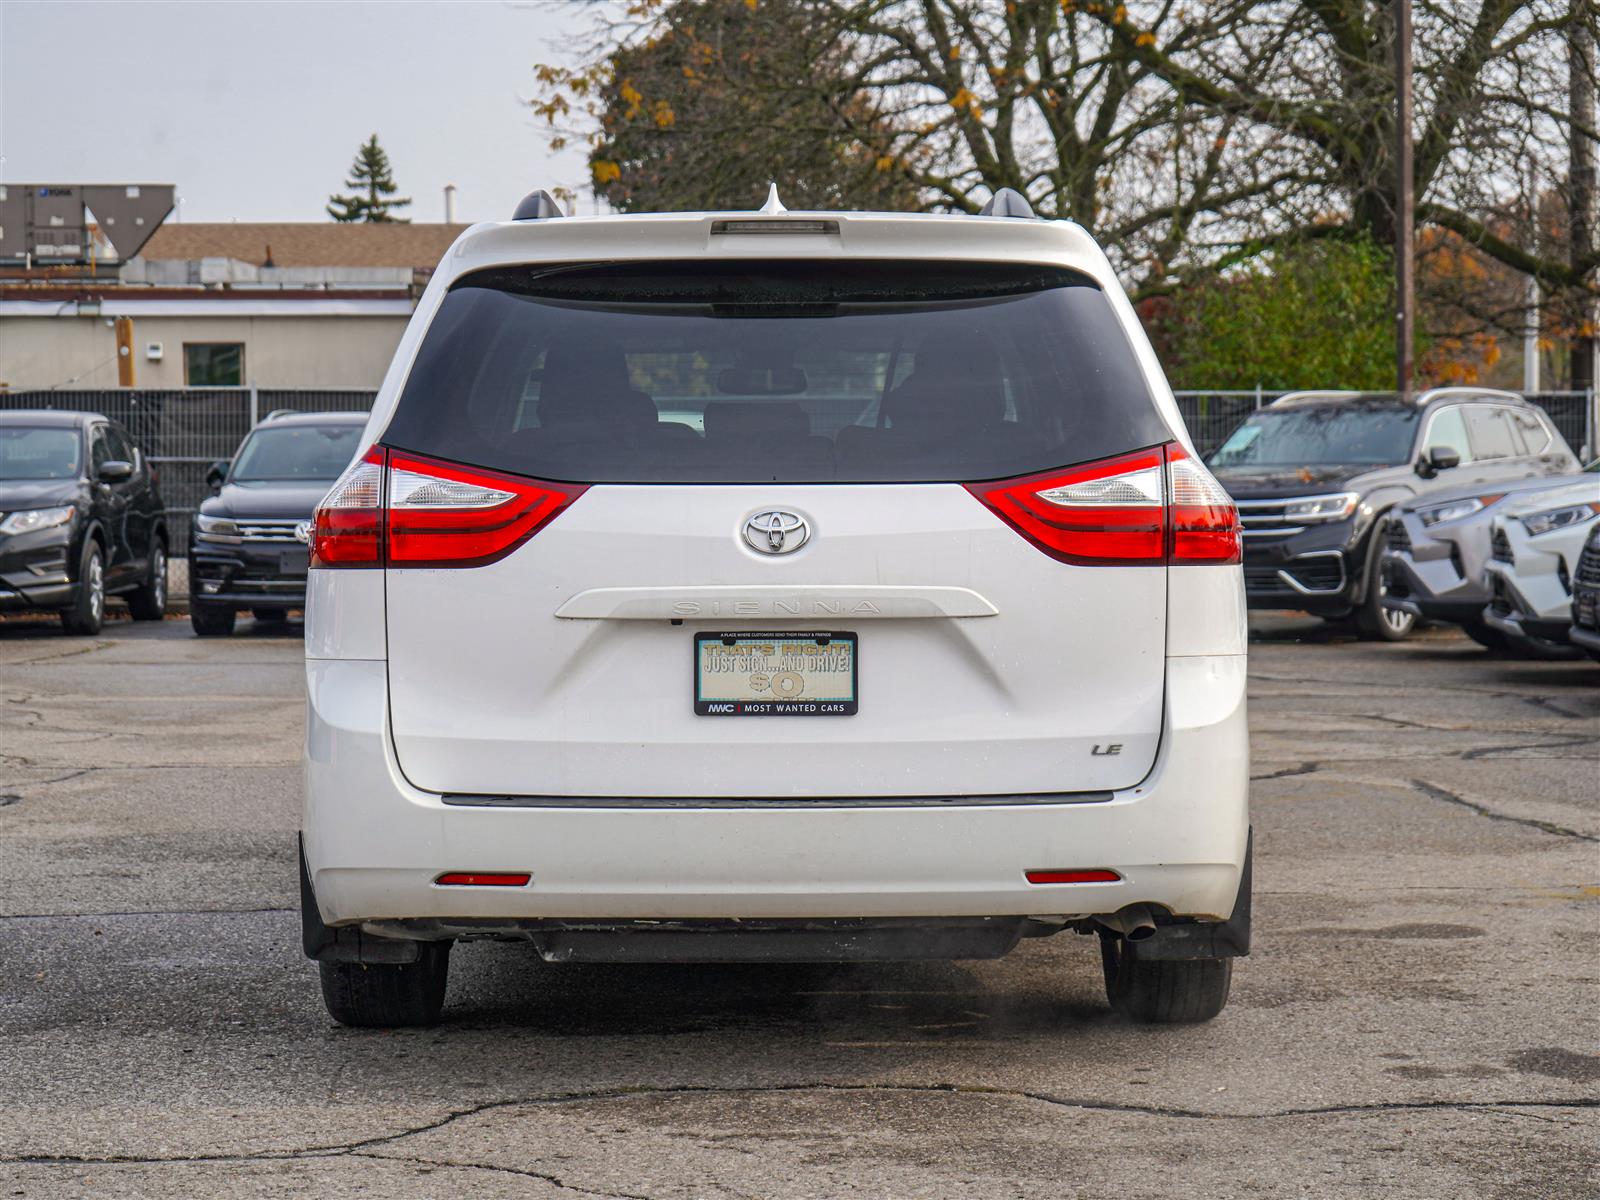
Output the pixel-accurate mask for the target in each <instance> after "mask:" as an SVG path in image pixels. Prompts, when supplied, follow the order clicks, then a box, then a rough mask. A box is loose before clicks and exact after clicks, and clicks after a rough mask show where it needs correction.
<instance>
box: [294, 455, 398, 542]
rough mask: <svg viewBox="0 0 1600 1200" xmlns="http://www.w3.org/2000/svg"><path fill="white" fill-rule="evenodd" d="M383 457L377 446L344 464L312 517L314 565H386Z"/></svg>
mask: <svg viewBox="0 0 1600 1200" xmlns="http://www.w3.org/2000/svg"><path fill="white" fill-rule="evenodd" d="M383 459H384V454H383V451H382V450H381V449H379V448H378V447H377V446H374V447H373V448H372V449H371V450H369V451H367V454H366V457H364V458H362V459H361V460H360V461H359V462H353V463H351V464H350V465H349V466H348V467H346V468H345V472H344V474H343V475H341V476H339V478H338V480H337V481H336V482H335V483H334V485H333V487H331V488H330V489H328V494H327V495H326V496H324V497H323V498H322V503H321V504H319V505H317V512H316V516H315V517H314V518H313V519H312V530H311V565H312V566H313V567H378V566H382V565H383V553H382V552H383Z"/></svg>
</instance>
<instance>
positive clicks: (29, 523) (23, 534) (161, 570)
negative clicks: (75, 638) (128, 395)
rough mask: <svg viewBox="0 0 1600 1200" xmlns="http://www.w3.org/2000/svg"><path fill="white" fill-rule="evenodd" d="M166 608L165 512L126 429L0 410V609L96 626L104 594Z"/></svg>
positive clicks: (64, 415) (145, 608)
mask: <svg viewBox="0 0 1600 1200" xmlns="http://www.w3.org/2000/svg"><path fill="white" fill-rule="evenodd" d="M107 596H121V597H123V598H124V599H125V600H126V601H127V603H128V611H129V612H131V613H132V614H133V617H134V620H136V621H159V620H160V619H161V618H162V615H163V614H164V613H165V611H166V606H167V510H166V506H165V505H164V504H162V502H161V493H160V490H159V489H158V488H157V486H156V476H155V471H154V470H153V469H152V468H151V466H150V463H149V461H148V460H147V459H146V458H145V456H144V454H143V453H142V452H141V451H140V449H139V448H138V446H136V445H135V444H134V441H133V438H132V437H130V436H129V434H128V431H127V430H126V429H124V428H123V427H122V426H121V425H119V424H117V423H116V422H115V421H110V420H107V419H106V418H105V417H102V416H100V415H99V414H97V413H77V412H42V411H32V410H26V409H22V410H16V411H12V412H4V413H0V611H13V612H14V611H18V610H22V611H45V612H58V613H60V614H61V624H62V625H63V627H65V628H66V630H67V631H68V632H69V633H79V634H94V633H99V632H100V627H101V625H102V624H103V623H104V621H105V612H106V597H107Z"/></svg>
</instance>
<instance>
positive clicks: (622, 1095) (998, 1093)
mask: <svg viewBox="0 0 1600 1200" xmlns="http://www.w3.org/2000/svg"><path fill="white" fill-rule="evenodd" d="M802 1092H832V1093H842V1094H852V1095H870V1094H874V1093H881V1094H897V1095H923V1096H981V1097H995V1098H999V1099H1003V1100H1027V1101H1031V1102H1033V1103H1038V1104H1044V1105H1047V1106H1049V1107H1051V1108H1060V1109H1069V1110H1072V1111H1075V1112H1095V1113H1110V1114H1115V1115H1125V1116H1145V1117H1161V1118H1166V1119H1173V1120H1185V1121H1271V1120H1283V1119H1293V1118H1301V1117H1325V1116H1348V1115H1356V1114H1362V1113H1381V1112H1429V1111H1440V1112H1468V1113H1472V1112H1488V1113H1496V1114H1503V1113H1505V1112H1508V1111H1509V1112H1517V1111H1526V1110H1532V1111H1537V1110H1540V1109H1565V1108H1581V1109H1600V1097H1595V1096H1581V1097H1573V1098H1565V1099H1549V1100H1398V1101H1379V1102H1374V1103H1369V1104H1328V1105H1319V1106H1316V1107H1310V1108H1284V1109H1275V1110H1272V1111H1268V1112H1254V1113H1248V1112H1247V1113H1229V1112H1206V1111H1203V1110H1201V1109H1192V1108H1174V1107H1170V1106H1166V1105H1156V1104H1118V1103H1114V1102H1111V1101H1100V1100H1082V1099H1071V1098H1068V1097H1063V1096H1054V1095H1051V1094H1050V1093H1048V1092H1034V1091H1027V1090H1023V1089H1013V1088H999V1087H985V1086H980V1085H974V1084H956V1083H926V1084H917V1083H828V1082H815V1081H814V1082H806V1083H779V1084H767V1085H762V1086H748V1085H747V1086H734V1087H720V1086H715V1085H710V1084H678V1085H674V1086H668V1087H644V1086H641V1087H623V1088H610V1089H603V1090H599V1091H592V1092H558V1093H554V1094H552V1095H547V1096H523V1097H515V1098H509V1099H503V1100H486V1101H484V1102H482V1103H481V1104H474V1105H471V1106H469V1107H467V1108H462V1109H455V1110H452V1111H450V1112H448V1113H446V1114H445V1115H444V1116H442V1117H439V1118H438V1119H437V1120H433V1121H426V1122H423V1123H421V1124H419V1125H412V1126H407V1127H406V1128H403V1129H400V1130H397V1131H395V1132H394V1133H385V1134H378V1135H375V1136H373V1137H369V1138H358V1139H355V1140H353V1141H348V1142H331V1143H328V1144H326V1145H315V1146H304V1147H301V1148H299V1149H292V1150H260V1151H252V1152H249V1153H244V1154H174V1155H134V1154H127V1155H122V1154H109V1155H75V1154H74V1155H52V1154H18V1155H0V1163H11V1164H16V1165H29V1166H114V1165H120V1164H142V1165H152V1164H162V1163H211V1162H257V1161H276V1160H289V1159H299V1158H334V1157H341V1156H350V1157H363V1158H384V1157H392V1158H397V1159H398V1158H403V1156H400V1155H394V1156H385V1155H379V1154H371V1153H363V1152H366V1151H371V1150H373V1149H374V1148H376V1147H382V1146H391V1145H394V1144H396V1143H398V1142H402V1141H404V1140H405V1139H407V1138H412V1137H417V1136H420V1135H421V1134H425V1133H434V1132H437V1131H438V1130H441V1129H444V1128H446V1127H447V1126H450V1125H454V1124H455V1123H457V1122H459V1121H463V1120H466V1119H468V1118H470V1117H476V1116H481V1115H483V1114H484V1113H489V1112H496V1111H499V1110H502V1109H510V1108H556V1107H562V1106H566V1105H577V1104H588V1103H594V1102H600V1101H612V1100H638V1099H656V1098H663V1097H675V1096H761V1095H769V1096H772V1095H792V1094H798V1093H802ZM441 1165H460V1166H478V1165H480V1164H441ZM489 1169H495V1168H489ZM539 1177H540V1178H543V1176H539ZM551 1182H554V1181H551ZM558 1186H565V1187H571V1185H566V1184H558ZM573 1190H583V1189H573ZM590 1194H592V1195H601V1196H617V1195H622V1196H626V1193H613V1192H593V1193H590ZM629 1200H648V1198H644V1197H630V1198H629Z"/></svg>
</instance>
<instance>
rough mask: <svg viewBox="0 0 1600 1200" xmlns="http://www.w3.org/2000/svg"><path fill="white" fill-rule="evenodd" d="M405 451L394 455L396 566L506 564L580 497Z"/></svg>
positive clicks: (567, 489)
mask: <svg viewBox="0 0 1600 1200" xmlns="http://www.w3.org/2000/svg"><path fill="white" fill-rule="evenodd" d="M583 492H584V488H583V486H582V485H581V484H563V483H538V482H535V481H534V480H531V479H525V478H523V477H521V476H519V475H508V474H505V473H504V472H502V471H488V470H484V469H482V468H480V467H462V466H457V465H456V464H454V463H448V462H441V461H439V460H438V459H432V458H423V457H421V456H420V455H414V454H407V453H405V452H404V451H400V450H391V451H390V452H389V499H388V513H389V532H388V549H389V565H390V566H391V567H480V566H483V565H485V564H486V563H492V562H494V561H496V560H497V559H501V558H504V557H505V556H506V555H508V554H510V553H511V552H512V551H513V550H515V549H516V548H517V547H518V546H520V545H522V543H523V542H525V541H527V540H528V539H529V538H531V537H532V536H533V535H534V534H535V533H537V532H539V530H540V529H541V528H543V527H544V526H545V525H546V524H548V523H549V522H550V520H551V519H552V518H553V517H555V515H556V514H557V513H559V512H560V511H561V510H562V509H563V508H565V507H566V506H567V505H569V504H571V503H572V502H573V501H574V500H576V499H577V498H578V497H579V496H581V495H583Z"/></svg>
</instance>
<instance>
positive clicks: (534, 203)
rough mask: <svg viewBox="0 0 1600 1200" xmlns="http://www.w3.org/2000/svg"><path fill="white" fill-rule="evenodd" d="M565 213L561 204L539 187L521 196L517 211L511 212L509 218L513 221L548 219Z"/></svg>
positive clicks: (562, 215)
mask: <svg viewBox="0 0 1600 1200" xmlns="http://www.w3.org/2000/svg"><path fill="white" fill-rule="evenodd" d="M566 215H567V214H566V213H564V212H562V211H561V205H559V204H557V203H556V198H555V197H554V196H552V195H551V194H550V193H549V192H547V191H545V190H544V189H543V188H540V189H539V190H538V191H536V192H529V193H528V194H527V195H526V196H524V197H523V198H522V203H521V204H519V205H517V211H516V212H514V213H512V214H511V219H512V220H513V221H549V220H553V219H554V218H556V217H564V216H566Z"/></svg>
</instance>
